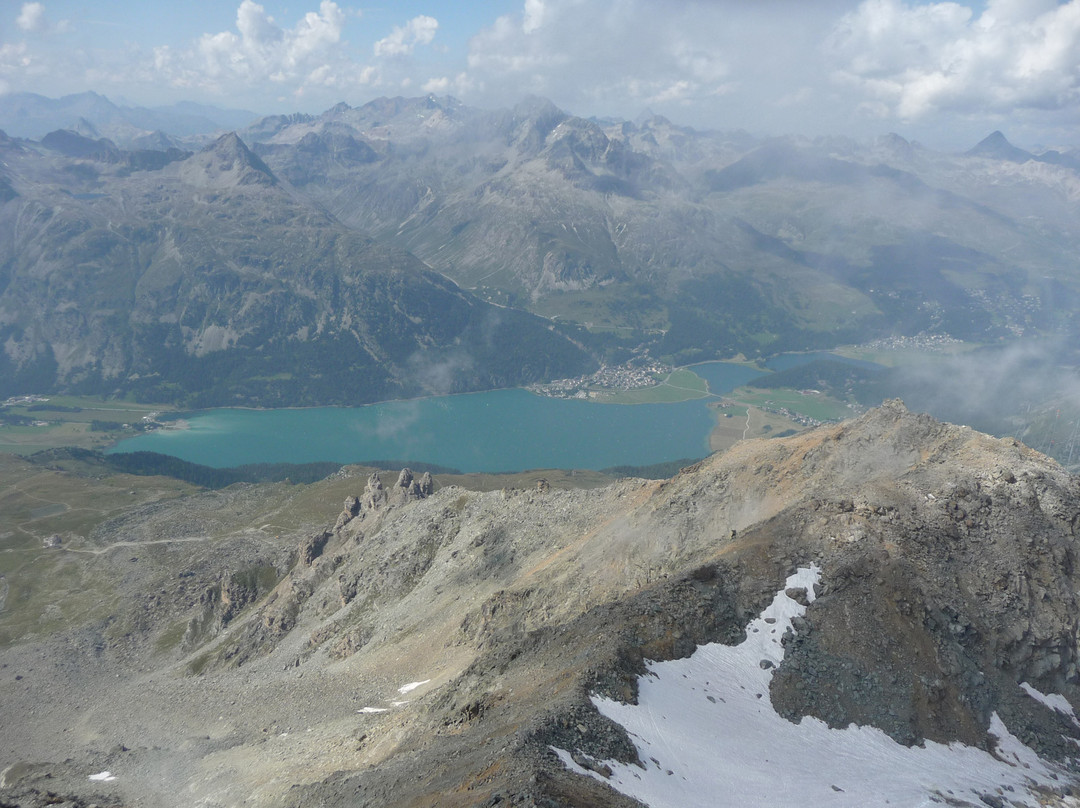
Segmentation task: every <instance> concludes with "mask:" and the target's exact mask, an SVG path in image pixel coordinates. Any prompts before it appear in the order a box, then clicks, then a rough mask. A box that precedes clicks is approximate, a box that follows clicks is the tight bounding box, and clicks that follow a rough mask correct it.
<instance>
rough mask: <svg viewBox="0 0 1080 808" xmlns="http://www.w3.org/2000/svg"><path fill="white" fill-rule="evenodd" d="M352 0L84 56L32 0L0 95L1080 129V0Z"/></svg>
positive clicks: (707, 123)
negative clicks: (412, 7)
mask: <svg viewBox="0 0 1080 808" xmlns="http://www.w3.org/2000/svg"><path fill="white" fill-rule="evenodd" d="M199 1H201V0H197V2H199ZM265 2H267V3H269V2H270V0H265ZM345 2H347V0H341V2H335V0H321V2H319V3H318V5H317V7H314V5H315V0H302V3H303V5H301V6H300V7H299V8H297V9H296V13H297V14H298V15H299V16H297V17H294V18H293V19H292V20H291V21H284V20H278V19H275V18H274V17H273V16H272V15H271V14H270V13H268V12H267V10H266V8H265V7H264V6H263V5H261V4H260V3H258V2H255V0H242V1H241V2H240V3H239V4H238V6H237V7H236V16H235V22H234V24H233V25H232V26H231V27H230V28H228V29H227V30H207V31H206V32H204V33H201V34H200V35H197V36H195V37H193V38H187V39H186V40H181V41H170V40H169V39H168V37H167V35H166V34H165V33H162V32H161V31H156V32H155V33H154V34H153V35H151V34H149V33H148V34H146V36H145V37H144V39H141V40H138V41H135V42H130V43H125V45H124V46H123V47H112V48H106V47H104V46H99V45H96V44H93V43H94V39H95V38H94V37H91V36H90V35H89V34H86V33H85V32H83V34H84V35H83V38H82V40H81V46H76V43H75V40H76V39H77V37H78V35H79V33H80V29H81V28H82V27H83V26H81V25H80V24H79V22H78V21H76V22H75V23H74V24H72V25H70V26H69V25H66V24H65V23H58V24H51V23H50V22H49V17H48V8H47V5H48V0H42V1H40V2H39V1H35V2H25V3H22V4H21V5H20V6H18V7H17V8H15V7H12V8H11V10H10V11H9V12H8V16H7V19H6V20H2V21H0V31H7V32H9V33H8V34H7V35H6V37H5V39H4V40H3V41H0V91H2V90H3V88H4V87H5V86H6V87H7V89H9V90H30V91H35V92H45V93H46V94H62V93H63V92H79V91H83V90H87V89H94V90H97V91H99V92H105V93H110V92H114V93H120V94H123V95H127V96H129V97H131V98H133V99H140V98H142V99H146V98H153V97H160V94H161V92H162V88H169V90H170V92H172V94H173V96H174V97H180V96H182V97H188V98H193V99H194V100H200V99H201V98H202V99H205V100H208V101H211V102H220V101H221V100H222V99H226V100H229V101H232V102H237V101H242V102H243V103H245V104H246V105H249V106H252V107H258V108H259V109H261V110H262V111H265V112H278V111H281V112H286V111H295V110H297V109H301V110H303V111H309V112H317V111H320V110H321V109H325V108H327V107H329V106H331V105H332V104H334V103H336V102H338V101H346V102H348V103H352V104H358V103H363V102H365V101H367V100H369V99H370V98H372V97H375V96H377V95H397V94H405V95H411V94H415V93H416V92H417V91H418V90H423V91H426V92H437V93H452V94H455V95H458V96H459V97H460V98H462V100H464V101H466V102H467V103H472V104H477V105H481V106H505V105H508V104H513V103H516V102H517V101H519V100H520V99H521V98H522V97H523V96H525V95H527V94H530V93H532V94H537V95H543V96H547V97H549V98H551V100H553V101H554V102H555V103H556V104H558V105H559V106H561V107H563V108H565V109H568V110H570V111H572V112H576V113H579V114H586V115H590V114H599V115H615V116H620V117H626V118H633V117H635V116H636V115H638V114H639V113H641V112H642V111H644V110H645V109H647V108H651V109H652V110H653V111H656V112H660V113H662V114H666V115H668V116H669V117H672V118H674V119H675V120H677V121H680V122H685V123H689V124H691V125H695V126H704V127H717V128H735V127H743V128H748V129H751V130H754V131H757V132H760V133H775V134H782V133H785V132H801V133H806V134H817V133H826V132H830V133H848V134H856V135H859V134H860V133H861V134H880V133H882V132H883V131H887V130H889V129H902V130H903V131H904V132H905V133H906V134H907V135H908V136H916V137H920V136H925V135H926V133H933V132H943V131H952V132H954V133H959V134H958V137H959V138H960V139H961V140H962V141H964V142H966V141H968V139H969V138H971V137H973V136H975V135H976V134H979V135H980V136H981V135H984V134H986V132H988V131H990V129H993V128H1007V129H1009V131H1010V134H1011V135H1013V136H1016V135H1017V134H1019V136H1020V139H1021V142H1024V140H1025V138H1026V142H1028V143H1031V142H1032V141H1033V139H1034V140H1036V142H1053V141H1055V140H1060V139H1061V138H1065V139H1066V140H1067V141H1068V142H1072V141H1075V137H1076V135H1075V133H1076V131H1077V125H1078V124H1080V0H1067V2H1057V1H1056V0H982V1H980V0H964V1H963V2H916V1H915V0H862V1H861V2H860V0H819V1H818V2H814V3H806V2H802V1H801V0H759V2H754V3H747V2H743V1H742V0H669V2H666V3H663V4H661V3H656V2H654V1H653V0H519V2H517V3H516V4H514V5H511V6H509V9H510V13H506V11H507V8H508V7H507V5H506V4H505V2H502V3H493V4H491V5H490V6H489V5H488V4H462V5H459V6H446V5H445V4H444V5H441V6H440V8H439V12H438V18H437V17H436V16H433V15H432V14H431V13H421V14H416V15H414V16H412V17H411V18H404V16H403V17H402V18H399V19H397V20H394V19H393V11H392V7H391V9H390V10H388V9H387V8H385V7H378V6H376V7H373V8H369V9H367V10H366V11H365V10H364V9H356V8H350V7H348V6H347V5H344V3H345ZM419 8H422V6H420V7H419ZM489 9H492V10H489ZM418 10H419V9H418ZM95 11H96V13H100V14H105V10H104V9H97V10H95ZM429 11H430V10H429ZM0 13H2V12H0ZM116 13H117V14H119V13H120V12H116ZM380 15H381V16H380ZM106 22H108V21H106ZM122 22H123V23H126V22H128V21H127V20H120V19H119V18H118V19H117V20H116V21H115V22H113V23H110V24H113V25H117V26H119V25H120V24H121V23H122ZM97 30H104V29H97ZM154 37H156V38H154ZM87 43H90V44H87ZM143 103H146V101H145V100H144V101H143ZM1014 139H1015V137H1014ZM1069 139H1071V140H1069ZM968 145H970V143H968Z"/></svg>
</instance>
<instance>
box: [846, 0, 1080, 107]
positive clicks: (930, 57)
mask: <svg viewBox="0 0 1080 808" xmlns="http://www.w3.org/2000/svg"><path fill="white" fill-rule="evenodd" d="M827 48H828V51H829V53H830V54H831V55H832V56H833V57H834V58H835V59H836V60H837V62H838V70H837V72H836V78H837V79H838V81H839V82H841V83H842V84H845V85H847V86H849V87H852V88H855V89H857V90H858V91H859V92H861V93H862V94H863V95H864V96H865V103H866V105H867V108H870V109H876V110H877V111H879V112H881V113H884V114H887V115H896V116H898V117H900V118H903V119H908V120H913V119H918V118H921V117H924V116H927V115H930V114H932V113H936V112H942V111H946V112H961V113H985V112H992V113H1009V112H1012V111H1014V110H1022V109H1041V110H1057V109H1063V108H1067V107H1075V106H1076V105H1077V104H1078V103H1080V69H1078V66H1080V0H1070V2H1067V3H1063V4H1058V3H1056V2H1053V0H988V2H987V5H986V8H985V10H983V12H982V13H981V14H979V15H976V14H975V13H974V12H973V11H972V10H971V9H970V8H968V7H967V6H963V5H960V4H958V3H951V2H944V3H930V4H926V5H915V4H911V3H907V2H903V1H902V0H866V1H865V2H863V3H862V4H861V5H859V6H858V8H856V9H855V10H854V11H852V12H850V13H849V14H846V15H844V17H843V18H842V19H841V20H840V22H839V23H838V24H837V26H836V28H835V30H834V31H833V34H832V36H831V37H830V39H829V42H828V44H827Z"/></svg>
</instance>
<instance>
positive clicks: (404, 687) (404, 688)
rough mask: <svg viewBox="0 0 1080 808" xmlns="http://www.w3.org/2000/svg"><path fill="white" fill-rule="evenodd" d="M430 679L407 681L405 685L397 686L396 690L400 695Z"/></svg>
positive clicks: (424, 683) (409, 691)
mask: <svg viewBox="0 0 1080 808" xmlns="http://www.w3.org/2000/svg"><path fill="white" fill-rule="evenodd" d="M430 681H431V680H430V679H425V680H424V681H422V682H409V683H408V684H407V685H402V686H401V687H399V688H398V689H397V692H398V693H400V694H401V695H405V694H406V693H411V692H412V691H413V690H416V688H418V687H421V686H423V685H426V684H427V683H428V682H430Z"/></svg>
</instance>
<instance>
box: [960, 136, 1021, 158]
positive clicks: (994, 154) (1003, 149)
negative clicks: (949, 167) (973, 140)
mask: <svg viewBox="0 0 1080 808" xmlns="http://www.w3.org/2000/svg"><path fill="white" fill-rule="evenodd" d="M966 153H967V156H968V157H989V158H990V159H991V160H1006V161H1008V162H1010V163H1026V162H1027V161H1028V160H1032V159H1034V158H1035V155H1033V154H1032V153H1031V152H1027V151H1024V150H1023V149H1019V148H1017V147H1016V146H1014V145H1013V144H1011V143H1010V142H1009V141H1008V139H1007V138H1006V137H1005V135H1004V134H1002V132H1001V131H999V130H995V131H993V132H991V133H990V134H989V135H987V136H986V137H984V138H983V139H982V140H980V141H979V142H978V143H977V144H976V145H975V146H974V147H973V148H971V149H968V151H967V152H966Z"/></svg>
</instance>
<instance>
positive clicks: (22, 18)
mask: <svg viewBox="0 0 1080 808" xmlns="http://www.w3.org/2000/svg"><path fill="white" fill-rule="evenodd" d="M15 24H16V25H17V26H19V27H20V28H21V29H22V30H24V31H29V32H30V33H35V34H40V33H43V32H44V31H45V30H46V28H47V27H48V23H47V22H46V21H45V5H44V3H23V6H22V10H21V11H20V12H19V16H18V17H17V18H16V20H15Z"/></svg>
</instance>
